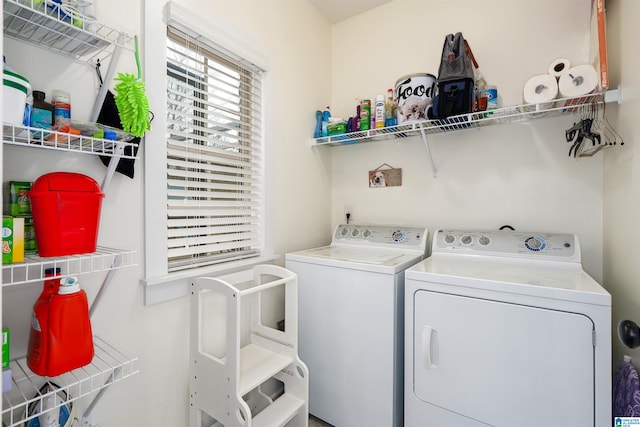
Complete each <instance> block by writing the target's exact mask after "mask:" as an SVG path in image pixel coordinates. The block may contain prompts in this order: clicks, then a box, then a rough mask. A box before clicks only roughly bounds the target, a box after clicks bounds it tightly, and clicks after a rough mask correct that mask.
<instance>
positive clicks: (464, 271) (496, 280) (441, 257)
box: [405, 254, 611, 306]
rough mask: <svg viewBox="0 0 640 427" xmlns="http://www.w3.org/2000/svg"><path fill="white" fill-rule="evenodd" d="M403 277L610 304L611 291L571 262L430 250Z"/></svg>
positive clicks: (453, 291)
mask: <svg viewBox="0 0 640 427" xmlns="http://www.w3.org/2000/svg"><path fill="white" fill-rule="evenodd" d="M405 278H406V280H417V281H422V282H431V283H439V284H445V285H452V286H457V287H464V288H473V289H481V290H485V289H486V290H491V291H497V292H508V293H511V294H520V295H530V296H536V297H542V298H552V299H560V300H567V301H575V302H581V303H588V304H597V305H604V306H611V295H610V294H609V293H608V292H607V291H606V290H605V289H604V288H603V287H602V286H600V284H599V283H598V282H596V281H595V280H594V279H593V278H592V277H591V276H589V275H588V274H587V273H586V272H585V271H584V270H583V269H582V266H581V265H580V264H578V263H574V262H557V261H538V260H522V259H514V258H500V257H483V256H473V255H452V254H433V255H432V256H431V257H429V258H428V259H426V260H424V261H422V262H420V263H418V264H416V265H414V266H413V267H411V268H409V269H407V270H406V272H405ZM458 291H459V288H458V290H454V289H452V293H455V292H458Z"/></svg>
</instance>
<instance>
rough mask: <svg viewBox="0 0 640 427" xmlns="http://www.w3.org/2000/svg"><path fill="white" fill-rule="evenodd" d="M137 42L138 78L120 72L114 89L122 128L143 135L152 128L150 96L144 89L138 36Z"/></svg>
mask: <svg viewBox="0 0 640 427" xmlns="http://www.w3.org/2000/svg"><path fill="white" fill-rule="evenodd" d="M135 43H136V64H137V66H138V78H136V76H134V75H133V74H128V73H118V77H116V78H115V80H116V81H119V82H120V83H118V84H117V85H116V86H115V87H114V90H115V91H116V96H115V99H116V107H118V114H119V116H120V122H121V123H122V129H123V130H124V131H125V132H129V133H131V134H132V135H134V136H139V137H141V138H142V137H143V136H144V134H145V132H146V131H148V130H150V129H151V122H150V113H149V98H147V94H146V93H145V91H144V87H145V84H144V82H143V81H142V80H141V74H142V73H141V70H140V59H139V56H138V36H136V37H135Z"/></svg>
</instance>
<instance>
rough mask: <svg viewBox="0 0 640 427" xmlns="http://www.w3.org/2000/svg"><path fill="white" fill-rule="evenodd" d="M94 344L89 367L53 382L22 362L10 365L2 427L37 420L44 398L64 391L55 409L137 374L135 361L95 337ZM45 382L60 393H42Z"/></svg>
mask: <svg viewBox="0 0 640 427" xmlns="http://www.w3.org/2000/svg"><path fill="white" fill-rule="evenodd" d="M93 341H94V350H95V352H94V356H93V360H92V361H91V363H90V364H89V365H87V366H84V367H82V368H78V369H74V370H73V371H70V372H67V373H65V374H62V375H60V376H58V377H54V378H49V377H41V376H38V375H36V374H34V373H33V372H31V370H30V369H29V368H28V366H27V361H26V359H25V358H22V359H18V360H13V361H11V364H10V367H11V373H12V376H13V379H12V388H11V390H10V391H8V392H6V393H3V395H2V421H3V423H4V425H6V426H8V427H11V426H22V425H23V423H26V422H27V421H29V420H30V419H32V418H36V417H37V416H38V415H39V412H40V411H39V409H42V405H43V402H44V401H45V399H44V398H45V397H48V396H49V395H53V394H55V393H57V392H59V391H64V392H65V393H66V396H67V398H66V401H59V400H56V405H57V406H56V407H60V406H63V405H65V404H67V403H70V402H73V401H75V400H77V399H80V398H82V397H84V396H87V395H89V394H91V393H94V392H97V391H99V390H102V389H103V388H105V387H107V386H109V385H111V384H112V383H115V382H119V381H121V380H123V379H125V378H127V377H130V376H132V375H135V374H137V373H138V370H137V369H136V367H135V364H136V363H135V362H136V361H137V360H138V359H137V358H131V357H129V356H127V355H126V354H124V353H123V352H121V351H120V350H119V349H117V348H116V347H114V346H112V345H111V344H108V343H107V342H105V341H104V340H102V339H101V338H99V337H97V336H94V338H93ZM47 382H51V383H54V384H55V385H57V386H58V387H59V389H57V390H53V391H50V392H47V393H42V392H41V391H40V388H41V387H42V386H43V385H44V384H45V383H47ZM58 396H60V395H58ZM30 407H31V408H33V407H36V408H37V410H32V411H30V410H29V409H30ZM24 425H26V424H24Z"/></svg>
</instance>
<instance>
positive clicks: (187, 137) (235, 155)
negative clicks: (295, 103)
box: [143, 0, 275, 304]
mask: <svg viewBox="0 0 640 427" xmlns="http://www.w3.org/2000/svg"><path fill="white" fill-rule="evenodd" d="M204 12H205V11H203V10H198V12H197V13H195V12H192V11H190V10H189V9H188V8H186V7H185V6H182V5H180V4H177V3H176V2H173V1H168V2H167V3H165V4H164V6H163V7H162V8H158V7H157V2H156V0H145V8H144V14H145V25H144V26H145V44H144V49H143V53H144V67H145V73H144V79H145V83H146V92H147V95H148V96H149V101H150V104H151V109H152V111H153V112H154V116H155V118H154V120H153V122H152V129H151V130H150V131H149V132H147V134H146V135H145V140H144V150H145V151H144V166H145V168H144V174H145V181H144V190H145V191H144V198H145V201H144V204H145V222H144V227H145V277H144V279H143V282H144V283H145V284H146V285H147V286H146V287H145V303H146V304H154V303H156V302H161V301H165V300H167V299H171V298H175V297H179V296H182V295H186V293H187V292H188V288H189V286H188V285H189V283H190V281H191V278H193V277H196V276H201V275H215V274H221V273H228V272H232V271H234V270H240V269H246V268H248V267H249V266H250V265H252V264H256V263H261V262H270V261H272V260H273V259H275V256H274V255H273V253H272V251H273V248H272V246H271V243H270V236H269V234H268V233H267V232H266V230H267V227H266V224H267V223H268V218H267V217H268V215H267V214H266V206H267V204H266V199H267V197H266V189H267V188H268V186H267V183H266V181H267V178H266V177H265V166H264V165H265V163H267V162H269V156H268V152H267V150H266V149H265V143H264V141H265V140H266V137H265V135H264V132H265V129H264V126H263V122H264V120H263V117H264V112H265V110H266V109H267V107H266V106H265V103H264V97H263V93H264V92H265V88H267V87H269V83H268V77H269V74H268V73H267V72H266V71H265V70H266V69H267V68H268V63H269V61H268V59H267V57H266V56H265V55H264V54H263V52H264V49H263V48H262V47H261V46H260V45H259V43H256V42H255V41H254V40H252V39H251V38H249V37H247V36H246V35H245V34H244V33H242V32H241V31H239V30H238V29H236V28H235V27H232V26H231V25H230V24H229V23H228V22H226V21H224V20H222V19H220V18H219V17H218V16H217V15H216V14H215V11H214V10H213V8H211V10H207V11H206V13H204ZM204 16H206V19H205V18H204ZM159 40H162V41H163V42H160V43H158V41H159ZM164 41H166V42H164Z"/></svg>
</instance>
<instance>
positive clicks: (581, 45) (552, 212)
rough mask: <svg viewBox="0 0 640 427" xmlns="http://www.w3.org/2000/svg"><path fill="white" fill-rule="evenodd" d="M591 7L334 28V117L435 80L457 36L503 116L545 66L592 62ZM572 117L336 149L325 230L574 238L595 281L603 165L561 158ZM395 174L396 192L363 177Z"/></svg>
mask: <svg viewBox="0 0 640 427" xmlns="http://www.w3.org/2000/svg"><path fill="white" fill-rule="evenodd" d="M590 11H591V0H571V1H562V2H558V1H554V0H543V1H538V2H529V1H512V0H495V1H485V2H477V1H473V0H453V1H428V2H425V1H420V0H395V1H392V2H390V3H387V4H384V5H382V6H380V7H378V8H376V9H374V10H371V11H369V12H367V13H364V14H361V15H359V16H356V17H354V18H352V19H349V20H346V21H343V22H341V23H338V24H336V25H334V26H333V33H332V35H333V37H332V40H333V50H332V52H333V61H332V64H333V65H332V67H333V68H332V69H333V72H332V75H333V81H332V87H333V90H332V104H331V107H332V114H334V115H338V116H344V117H348V116H350V115H352V114H353V112H354V111H355V106H356V100H357V99H362V98H367V99H372V100H374V99H375V97H376V95H377V94H385V93H386V90H387V89H388V88H393V87H394V86H395V82H396V81H397V80H398V79H399V78H400V77H402V76H405V75H407V74H412V73H431V74H434V75H437V73H438V67H439V63H440V56H441V51H442V45H443V42H444V37H445V35H446V34H449V33H455V32H458V31H461V32H462V33H463V34H464V36H465V37H466V38H467V40H468V41H469V44H470V45H471V48H472V50H473V53H474V55H475V57H476V59H477V61H478V63H479V66H480V71H481V72H482V74H483V76H484V78H485V80H486V81H487V84H489V85H496V86H497V87H498V94H499V100H500V104H501V106H510V105H518V104H522V103H523V100H522V89H523V86H524V83H525V82H526V81H527V80H528V79H529V78H530V77H532V76H533V75H536V74H544V73H546V72H547V69H548V67H549V65H550V64H551V62H552V61H554V60H555V59H557V58H561V57H564V58H568V59H570V60H571V63H572V64H574V65H578V64H582V63H586V62H588V59H589V33H588V28H589V22H590ZM573 120H575V116H573V117H572V116H567V117H554V118H542V119H539V120H535V121H532V122H530V123H522V124H510V125H499V126H490V127H479V128H475V129H469V130H463V131H456V132H450V133H444V134H438V135H433V136H428V142H429V144H430V149H431V151H432V154H433V161H434V165H435V170H433V168H432V166H431V163H430V160H429V156H428V152H427V149H426V147H425V144H424V143H423V141H422V140H421V139H420V138H419V137H412V138H398V139H394V140H391V141H385V142H375V143H368V144H358V145H346V146H340V147H317V148H316V150H331V155H332V177H333V193H332V222H333V224H334V225H335V224H338V223H340V222H343V221H344V218H345V215H344V212H345V206H349V207H350V208H351V211H352V212H351V213H352V219H353V221H354V222H360V223H367V222H375V223H390V224H405V225H421V226H426V227H428V228H429V229H430V230H431V231H434V230H435V229H437V228H448V227H452V228H488V229H497V228H498V227H500V226H502V225H505V224H508V225H511V226H513V227H515V228H516V229H519V230H531V231H554V232H571V233H576V234H577V235H578V236H579V238H580V240H581V244H582V249H583V251H582V253H583V262H584V266H585V268H586V270H587V271H588V272H589V273H590V274H591V275H592V276H593V277H594V278H596V279H597V280H601V279H602V226H601V224H602V206H603V205H602V155H596V156H594V157H593V158H586V159H579V160H578V159H575V158H573V157H569V156H568V153H569V147H570V144H569V143H567V142H566V140H565V129H567V128H569V127H571V126H572V125H573ZM382 164H387V165H390V166H393V167H394V168H401V169H402V186H399V187H387V188H369V186H368V171H370V170H374V169H376V168H378V167H379V166H381V165H382Z"/></svg>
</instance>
